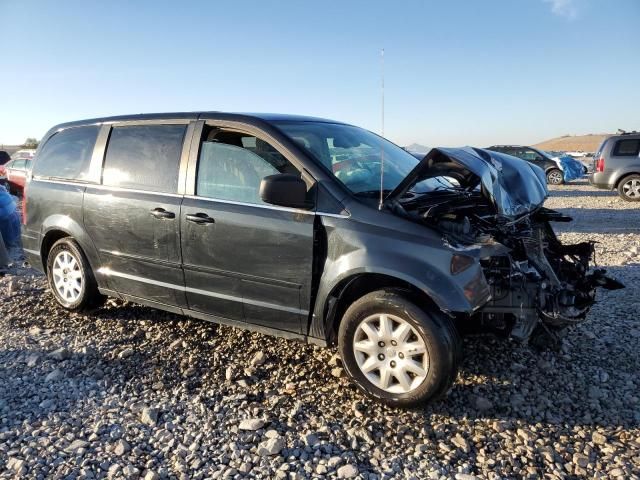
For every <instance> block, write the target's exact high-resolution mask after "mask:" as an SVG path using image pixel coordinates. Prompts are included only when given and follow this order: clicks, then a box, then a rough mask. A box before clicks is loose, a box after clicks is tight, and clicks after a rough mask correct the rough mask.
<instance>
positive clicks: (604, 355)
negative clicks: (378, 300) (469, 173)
mask: <svg viewBox="0 0 640 480" xmlns="http://www.w3.org/2000/svg"><path fill="white" fill-rule="evenodd" d="M548 206H550V207H552V208H561V209H566V211H567V212H569V213H577V215H576V218H577V219H578V221H577V222H576V223H575V224H574V225H570V226H569V228H566V229H565V230H564V231H563V233H562V235H561V236H562V239H563V240H565V241H579V240H582V239H585V238H594V239H596V240H598V241H599V242H600V243H599V244H598V245H597V253H598V256H597V261H598V263H599V264H600V265H602V266H606V267H607V268H608V269H609V270H610V271H611V272H612V273H613V274H615V276H617V277H618V278H619V279H620V280H622V281H623V282H624V283H626V285H627V288H626V289H624V290H619V291H613V292H600V294H599V295H600V297H599V298H600V301H599V303H597V304H596V305H595V306H594V307H593V309H592V312H591V314H590V315H589V319H588V321H587V322H586V323H584V324H581V325H579V326H577V327H575V328H574V329H572V330H571V331H569V332H568V333H567V334H566V336H565V338H564V343H563V346H562V349H561V351H560V352H557V353H556V352H551V351H545V352H542V353H540V352H537V351H534V350H532V349H530V348H529V347H527V346H521V345H516V344H513V343H510V342H507V341H502V340H497V339H493V338H491V337H474V338H467V339H465V345H464V347H465V361H464V364H463V366H462V370H461V373H460V375H459V377H458V379H457V381H456V383H455V385H454V387H453V389H452V390H451V392H450V393H449V395H448V396H447V398H446V399H444V400H443V401H441V402H439V403H436V404H435V405H432V406H430V407H427V408H423V409H418V410H410V411H402V410H393V409H390V408H387V407H384V406H381V405H379V404H376V403H375V402H372V401H369V400H367V399H365V398H363V397H362V396H361V395H360V394H359V393H358V392H357V391H356V390H355V388H354V387H353V386H351V385H350V383H349V381H348V380H347V379H346V378H345V377H344V375H343V373H342V370H341V369H340V364H339V361H337V359H336V357H335V351H332V350H323V349H320V348H316V347H313V346H306V345H301V344H298V343H295V342H290V341H285V340H282V339H276V338H271V337H268V336H264V335H260V334H255V333H248V332H244V331H241V330H237V329H233V328H229V327H218V326H215V325H211V324H207V323H204V322H199V321H196V320H189V319H185V318H180V317H177V316H175V315H172V314H168V313H164V312H160V311H156V310H153V309H150V308H146V307H141V306H136V305H133V304H129V303H123V302H120V301H109V302H108V303H107V305H106V306H105V307H104V308H101V309H99V310H98V311H96V312H94V313H92V314H91V315H90V316H87V315H76V314H70V313H68V312H66V311H64V310H62V309H61V308H59V307H57V306H56V304H55V302H54V301H53V300H52V297H51V296H50V294H49V293H48V292H47V287H46V284H45V281H44V278H43V277H41V276H38V275H37V274H36V273H35V272H34V271H33V270H30V269H28V268H22V267H18V266H17V264H16V266H14V267H13V268H11V269H10V270H9V271H8V272H7V273H6V274H5V275H4V276H3V277H1V278H0V298H1V302H2V303H1V304H2V317H1V318H0V339H1V340H0V478H13V477H20V478H105V477H108V478H138V477H140V478H145V479H157V478H185V479H186V478H245V477H246V478H265V479H267V478H268V479H272V478H278V479H286V478H289V479H303V478H324V477H329V478H363V479H367V478H369V479H382V478H384V479H391V478H396V479H401V478H414V479H424V478H443V479H446V478H456V479H473V478H496V479H497V478H523V477H524V478H543V477H544V478H581V477H584V478H586V477H588V478H621V479H623V478H624V479H628V478H640V400H639V397H640V378H639V372H640V360H639V358H638V350H639V348H638V347H640V324H639V323H638V298H640V295H639V289H640V282H639V280H640V255H639V254H638V248H639V247H640V241H639V240H638V238H639V237H638V230H639V229H640V208H638V206H635V205H633V204H627V203H624V202H623V201H622V200H619V199H618V198H617V197H616V196H615V194H611V193H609V192H602V191H596V190H593V189H591V187H589V186H588V185H586V184H584V183H581V184H575V185H568V186H563V187H558V188H554V189H553V196H552V198H550V200H549V201H548ZM585 232H590V233H585Z"/></svg>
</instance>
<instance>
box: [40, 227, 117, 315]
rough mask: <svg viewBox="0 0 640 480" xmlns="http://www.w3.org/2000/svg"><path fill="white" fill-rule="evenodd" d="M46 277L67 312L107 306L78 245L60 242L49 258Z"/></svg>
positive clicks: (63, 239)
mask: <svg viewBox="0 0 640 480" xmlns="http://www.w3.org/2000/svg"><path fill="white" fill-rule="evenodd" d="M47 277H48V279H49V286H50V287H51V291H52V292H53V296H54V297H55V299H56V301H57V302H58V303H59V304H60V305H62V306H63V307H64V308H66V309H68V310H85V309H90V308H94V307H97V306H99V305H101V304H102V303H104V300H105V298H106V297H105V296H104V295H101V294H100V292H99V291H98V285H97V283H96V280H95V277H94V276H93V271H92V270H91V267H90V266H89V262H88V261H87V259H86V257H85V255H84V253H83V252H82V250H81V249H80V246H79V245H78V244H77V242H76V241H75V240H73V239H71V238H69V237H66V238H62V239H60V240H58V241H57V242H56V243H55V244H54V245H53V247H51V250H49V255H48V256H47Z"/></svg>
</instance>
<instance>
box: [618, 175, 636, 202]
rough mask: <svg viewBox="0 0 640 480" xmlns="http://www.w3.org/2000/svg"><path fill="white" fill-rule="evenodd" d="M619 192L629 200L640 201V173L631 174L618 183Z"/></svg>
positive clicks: (623, 197)
mask: <svg viewBox="0 0 640 480" xmlns="http://www.w3.org/2000/svg"><path fill="white" fill-rule="evenodd" d="M618 194H619V195H620V197H621V198H622V199H623V200H626V201H627V202H640V175H629V176H628V177H625V178H623V179H622V181H621V182H620V184H619V185H618Z"/></svg>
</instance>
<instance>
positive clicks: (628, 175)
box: [613, 172, 640, 188]
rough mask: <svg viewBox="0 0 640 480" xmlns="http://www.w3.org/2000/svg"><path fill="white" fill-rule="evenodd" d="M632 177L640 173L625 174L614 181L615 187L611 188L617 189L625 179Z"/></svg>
mask: <svg viewBox="0 0 640 480" xmlns="http://www.w3.org/2000/svg"><path fill="white" fill-rule="evenodd" d="M633 175H640V173H638V172H630V173H625V174H624V175H622V176H621V177H620V178H619V179H618V180H616V183H615V186H614V187H613V188H618V187H619V186H620V184H621V183H622V181H623V180H624V179H625V178H627V177H631V176H633Z"/></svg>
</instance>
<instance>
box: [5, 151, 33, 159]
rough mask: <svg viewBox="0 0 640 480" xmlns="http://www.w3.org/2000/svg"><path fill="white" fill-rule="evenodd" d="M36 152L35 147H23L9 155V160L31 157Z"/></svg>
mask: <svg viewBox="0 0 640 480" xmlns="http://www.w3.org/2000/svg"><path fill="white" fill-rule="evenodd" d="M35 154H36V149H35V148H23V149H22V150H18V151H17V152H14V153H13V155H11V160H18V159H20V158H28V159H32V158H33V157H34V156H35Z"/></svg>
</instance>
